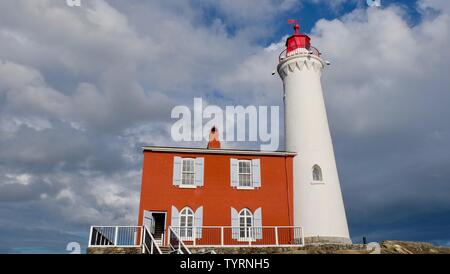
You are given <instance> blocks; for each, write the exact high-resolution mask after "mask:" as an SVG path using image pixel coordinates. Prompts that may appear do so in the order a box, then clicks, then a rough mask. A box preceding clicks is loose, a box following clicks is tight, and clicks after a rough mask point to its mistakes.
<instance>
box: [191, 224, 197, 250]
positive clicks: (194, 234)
mask: <svg viewBox="0 0 450 274" xmlns="http://www.w3.org/2000/svg"><path fill="white" fill-rule="evenodd" d="M192 229H193V230H194V232H193V233H192V236H194V241H193V242H194V246H195V244H196V243H197V227H195V226H193V227H192Z"/></svg>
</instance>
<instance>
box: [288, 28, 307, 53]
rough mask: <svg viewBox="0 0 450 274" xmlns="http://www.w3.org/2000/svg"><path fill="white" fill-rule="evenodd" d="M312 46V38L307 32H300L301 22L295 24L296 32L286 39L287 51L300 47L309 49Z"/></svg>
mask: <svg viewBox="0 0 450 274" xmlns="http://www.w3.org/2000/svg"><path fill="white" fill-rule="evenodd" d="M310 46H311V38H309V36H308V35H306V34H301V33H300V26H299V24H297V23H296V24H295V25H294V34H293V35H292V36H290V37H289V38H288V39H287V40H286V48H287V53H289V52H291V51H293V50H296V49H298V48H305V49H309V48H310Z"/></svg>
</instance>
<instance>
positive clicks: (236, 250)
mask: <svg viewBox="0 0 450 274" xmlns="http://www.w3.org/2000/svg"><path fill="white" fill-rule="evenodd" d="M380 248H381V249H380V253H381V254H450V248H449V247H437V246H434V245H433V244H431V243H421V242H405V241H383V242H381V243H380ZM191 251H192V253H208V252H211V251H214V252H216V253H217V254H370V253H372V252H373V251H375V250H374V249H371V248H368V247H367V246H366V245H362V244H352V245H345V244H317V245H307V246H304V247H268V248H255V247H232V248H230V247H224V248H191Z"/></svg>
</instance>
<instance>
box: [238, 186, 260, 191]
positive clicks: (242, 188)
mask: <svg viewBox="0 0 450 274" xmlns="http://www.w3.org/2000/svg"><path fill="white" fill-rule="evenodd" d="M236 189H239V190H254V189H256V187H254V186H238V187H236Z"/></svg>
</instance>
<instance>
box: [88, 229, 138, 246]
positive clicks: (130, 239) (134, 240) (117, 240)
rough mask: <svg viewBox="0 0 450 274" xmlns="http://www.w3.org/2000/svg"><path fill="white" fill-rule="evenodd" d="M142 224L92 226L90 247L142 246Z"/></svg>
mask: <svg viewBox="0 0 450 274" xmlns="http://www.w3.org/2000/svg"><path fill="white" fill-rule="evenodd" d="M142 232H143V227H142V226H91V231H90V234H89V247H141V246H142V235H143V234H142Z"/></svg>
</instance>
